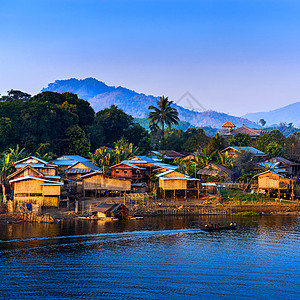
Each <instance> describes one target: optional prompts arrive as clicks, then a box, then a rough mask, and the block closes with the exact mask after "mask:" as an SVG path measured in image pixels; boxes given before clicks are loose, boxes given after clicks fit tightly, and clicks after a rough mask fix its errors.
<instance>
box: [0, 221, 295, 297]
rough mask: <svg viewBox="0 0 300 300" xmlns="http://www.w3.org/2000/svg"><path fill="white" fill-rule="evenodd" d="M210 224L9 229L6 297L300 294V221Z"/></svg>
mask: <svg viewBox="0 0 300 300" xmlns="http://www.w3.org/2000/svg"><path fill="white" fill-rule="evenodd" d="M208 221H212V222H214V223H218V222H220V223H221V224H228V223H229V222H230V219H228V218H227V219H226V218H222V217H210V218H209V217H164V218H145V219H144V220H131V221H123V222H121V221H115V222H107V223H103V222H97V221H78V220H77V221H68V222H62V223H59V224H35V223H20V224H6V225H3V224H2V225H0V299H24V298H30V299H37V298H43V299H79V298H80V299H81V298H85V299H93V298H97V299H201V298H205V299H248V298H256V299H297V298H298V299H299V298H300V218H299V217H292V216H264V217H252V218H239V219H235V221H236V222H237V224H238V228H237V230H235V231H221V232H212V233H209V232H204V231H202V230H201V229H200V228H201V226H203V225H204V224H205V223H206V222H208ZM199 227H200V228H199Z"/></svg>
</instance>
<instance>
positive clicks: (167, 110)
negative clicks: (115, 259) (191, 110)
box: [148, 96, 179, 146]
mask: <svg viewBox="0 0 300 300" xmlns="http://www.w3.org/2000/svg"><path fill="white" fill-rule="evenodd" d="M156 103H157V107H155V106H153V105H151V106H149V108H148V109H150V110H153V111H151V112H150V113H149V117H148V120H150V122H149V126H151V125H152V124H153V123H156V124H160V125H161V130H162V145H163V146H164V144H165V143H164V141H165V126H168V127H169V128H171V127H172V125H178V124H179V117H178V111H177V109H176V108H173V107H172V106H171V105H172V103H173V101H169V100H168V97H166V98H165V97H164V96H163V97H160V100H157V101H156Z"/></svg>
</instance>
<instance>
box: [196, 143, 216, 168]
mask: <svg viewBox="0 0 300 300" xmlns="http://www.w3.org/2000/svg"><path fill="white" fill-rule="evenodd" d="M215 154H216V151H214V152H213V153H211V154H208V153H207V152H206V148H205V147H204V148H203V149H202V153H201V154H199V155H196V156H195V162H196V164H197V167H198V168H202V167H206V166H208V165H209V164H210V163H211V162H213V159H214V155H215Z"/></svg>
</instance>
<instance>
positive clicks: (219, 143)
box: [208, 133, 225, 153]
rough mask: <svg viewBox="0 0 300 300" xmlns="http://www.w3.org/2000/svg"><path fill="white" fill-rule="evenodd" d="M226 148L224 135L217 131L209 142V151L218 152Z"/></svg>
mask: <svg viewBox="0 0 300 300" xmlns="http://www.w3.org/2000/svg"><path fill="white" fill-rule="evenodd" d="M224 148H225V141H224V139H223V137H222V136H221V135H220V134H219V133H217V134H216V135H215V136H214V137H213V138H211V139H210V141H209V143H208V152H209V153H213V152H218V151H221V150H222V149H224Z"/></svg>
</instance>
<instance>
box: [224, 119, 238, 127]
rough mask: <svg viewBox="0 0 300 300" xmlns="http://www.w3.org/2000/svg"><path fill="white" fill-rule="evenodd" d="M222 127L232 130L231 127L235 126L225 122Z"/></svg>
mask: <svg viewBox="0 0 300 300" xmlns="http://www.w3.org/2000/svg"><path fill="white" fill-rule="evenodd" d="M222 127H230V128H232V127H236V126H235V125H234V124H233V123H232V122H230V121H227V122H226V123H224V124H223V125H222Z"/></svg>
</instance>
